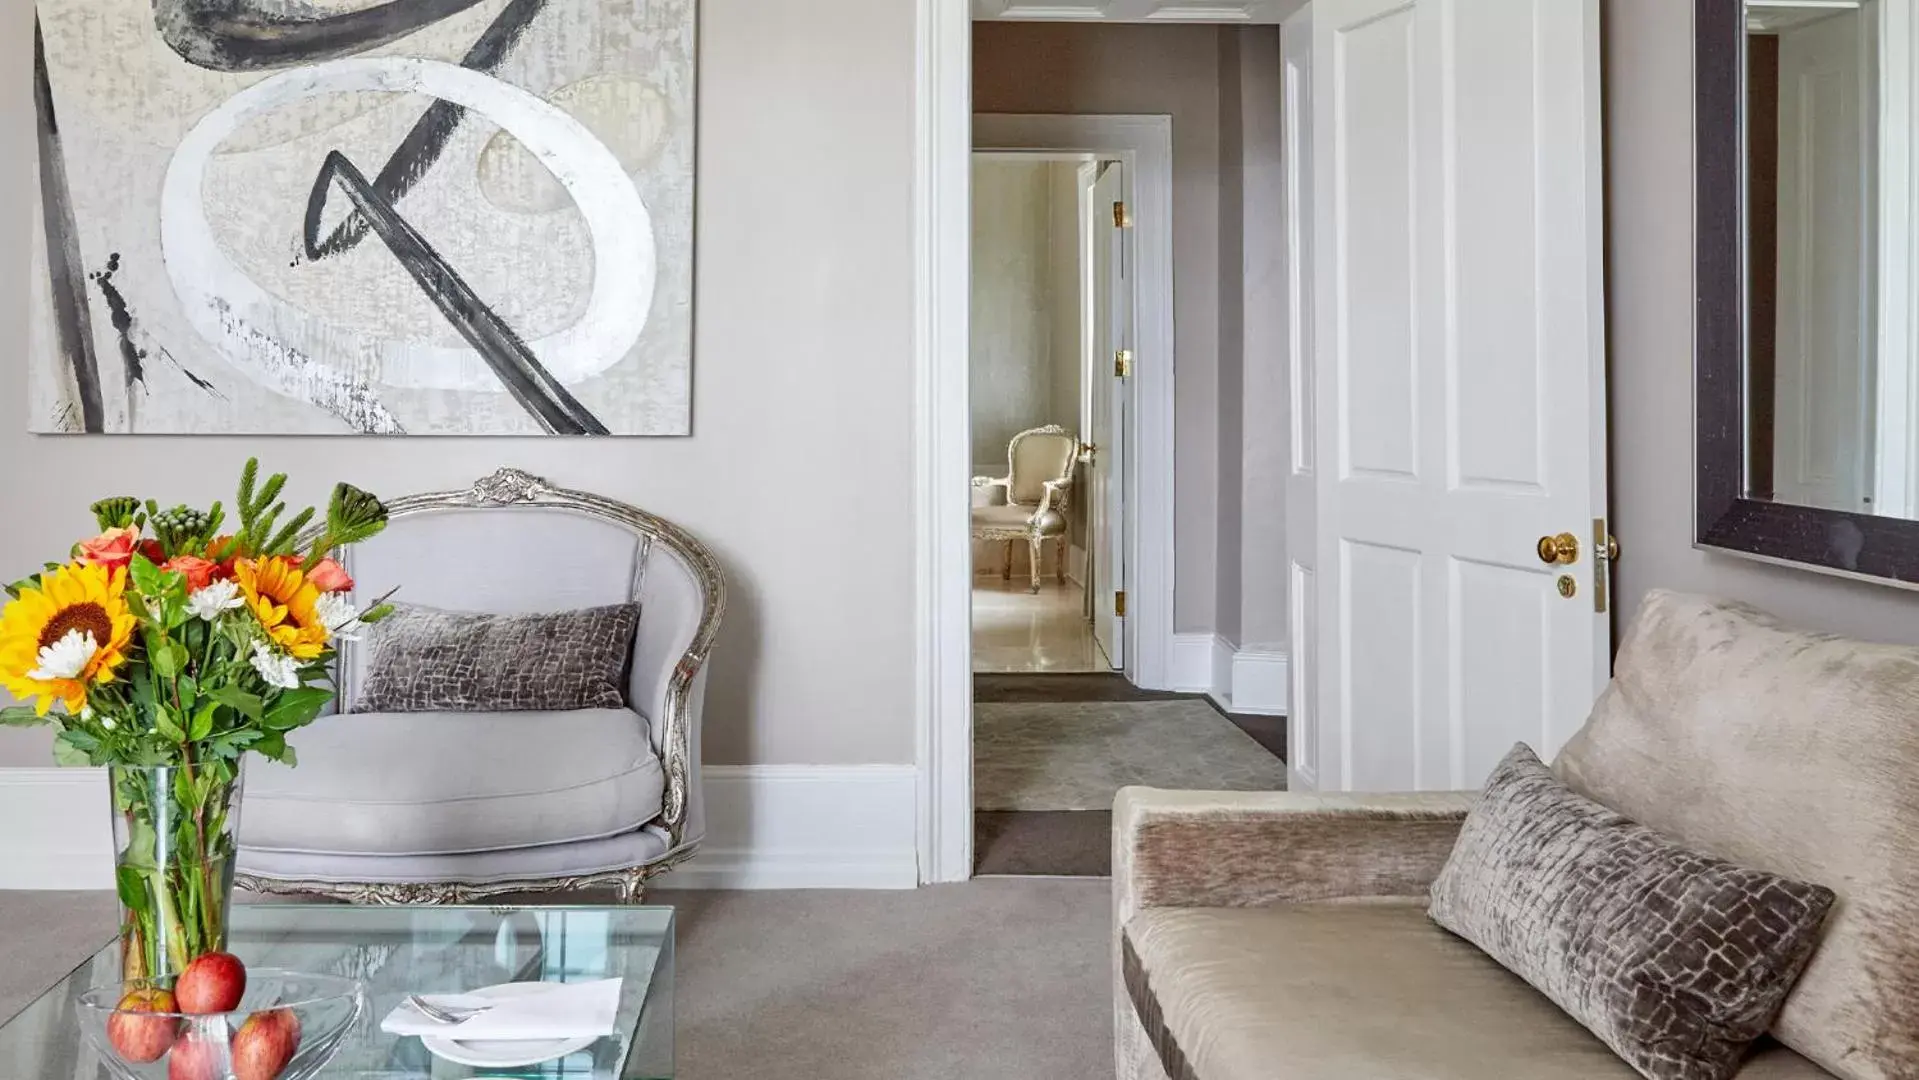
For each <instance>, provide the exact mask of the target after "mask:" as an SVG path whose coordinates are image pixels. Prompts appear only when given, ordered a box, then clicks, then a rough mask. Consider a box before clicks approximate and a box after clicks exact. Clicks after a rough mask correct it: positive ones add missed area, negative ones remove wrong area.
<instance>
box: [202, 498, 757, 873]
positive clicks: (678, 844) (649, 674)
mask: <svg viewBox="0 0 1919 1080" xmlns="http://www.w3.org/2000/svg"><path fill="white" fill-rule="evenodd" d="M388 505H389V509H390V510H391V511H392V515H393V518H394V521H395V523H396V525H395V527H393V528H390V529H389V533H388V536H392V535H393V534H394V533H396V532H398V531H399V528H400V524H399V523H402V522H406V521H408V520H409V519H414V518H416V516H424V515H440V514H447V513H451V512H463V513H466V514H467V515H468V516H471V512H473V511H487V512H489V513H492V512H499V513H508V514H514V513H535V512H546V513H549V514H551V513H553V512H560V513H562V514H566V515H576V516H580V517H585V518H587V519H591V520H592V521H596V522H599V523H604V524H610V525H613V526H617V527H618V528H619V529H623V530H625V531H626V532H629V533H631V534H632V543H631V544H629V545H627V550H628V555H627V556H626V557H627V558H628V559H630V566H623V567H621V568H620V569H619V570H618V572H619V573H622V574H628V575H630V582H629V584H628V585H627V586H626V589H627V591H629V592H630V594H631V596H632V598H634V599H637V600H639V601H640V603H641V613H640V626H641V628H640V633H639V639H638V640H637V641H636V643H635V658H634V670H633V674H632V682H631V694H632V704H633V708H634V710H635V711H638V712H640V713H641V714H642V715H643V716H644V717H645V720H646V722H647V724H648V725H650V726H649V730H648V736H647V737H648V740H649V741H650V742H651V743H652V748H653V751H654V752H655V753H656V754H657V756H658V759H659V765H660V769H661V780H662V782H663V790H662V792H661V797H660V811H659V815H658V816H657V817H656V818H654V819H653V820H652V821H651V822H648V823H647V824H645V825H643V826H642V827H641V828H640V829H637V830H635V831H634V832H632V833H627V834H624V835H620V836H612V837H607V838H603V839H601V840H596V841H587V842H583V843H580V844H575V845H567V844H559V845H547V846H545V847H534V848H526V849H506V850H502V851H497V852H487V853H485V855H484V856H483V857H484V858H488V859H491V860H492V861H491V862H490V863H488V864H487V871H486V872H485V873H483V874H478V875H474V876H470V877H465V878H462V877H461V876H460V875H451V876H452V878H453V879H452V880H421V879H420V872H418V871H417V868H416V870H415V871H412V872H408V871H406V870H405V869H404V864H405V863H406V862H407V859H406V858H405V857H401V856H394V857H391V861H392V863H394V864H395V866H394V869H395V870H396V871H398V872H396V873H394V874H392V875H388V874H385V873H379V874H367V875H364V876H366V877H369V878H386V880H351V879H350V878H349V875H351V874H353V873H354V871H355V870H356V869H358V868H362V867H367V866H369V865H371V866H375V868H376V869H384V867H383V866H381V865H380V864H384V863H386V862H387V861H388V858H387V857H373V858H368V857H362V856H349V857H346V858H344V859H338V860H332V861H329V860H328V858H327V857H326V856H324V855H319V856H313V855H304V856H284V855H279V854H277V853H275V852H274V851H272V850H263V851H251V852H250V851H249V850H248V846H247V833H246V828H247V826H246V821H247V818H246V815H245V813H244V811H243V813H242V816H241V830H242V831H241V845H240V846H241V850H240V857H239V859H238V863H239V872H238V873H237V874H236V875H235V879H236V882H237V883H238V884H239V885H240V886H241V887H242V888H246V889H249V890H252V891H255V892H266V893H286V894H305V895H314V896H321V897H328V898H333V899H338V900H345V901H349V902H355V903H380V904H422V903H442V904H445V903H465V902H469V901H473V900H478V899H483V898H485V897H489V896H498V895H502V894H508V893H526V892H556V891H561V890H573V889H580V888H586V887H605V886H612V887H616V888H617V889H619V891H620V896H621V899H622V900H623V901H624V902H635V901H637V900H638V899H639V898H640V896H641V893H642V890H643V888H644V886H645V883H646V881H647V880H648V879H649V878H651V877H653V876H654V875H656V874H658V873H660V872H662V871H664V870H667V869H669V868H671V867H673V866H675V865H677V864H679V863H681V862H684V861H685V860H687V859H688V858H691V857H692V856H693V855H694V854H695V853H696V852H697V851H698V849H699V844H700V840H701V838H702V836H703V834H704V831H705V809H704V800H703V796H702V792H701V785H700V778H699V772H698V770H699V743H700V739H699V724H700V712H701V708H702V704H703V699H704V689H705V681H706V680H705V678H704V668H705V665H706V661H707V656H708V654H709V652H710V651H711V649H712V647H713V640H714V637H715V635H717V633H718V632H719V626H720V617H721V614H722V613H723V612H724V610H725V607H726V585H725V580H724V578H723V576H722V573H721V569H720V564H719V561H718V560H717V559H716V558H714V556H713V554H712V552H711V551H709V550H708V549H707V548H706V546H705V545H704V544H702V543H700V542H699V541H698V540H696V539H694V538H693V537H692V536H691V535H690V534H688V533H687V532H686V531H685V530H683V529H681V528H680V527H679V526H677V525H674V524H673V523H672V522H670V521H667V520H665V519H664V518H660V517H658V516H655V515H653V514H650V513H647V512H646V511H644V510H641V509H639V508H637V507H634V506H629V505H627V504H626V503H622V502H617V501H615V500H613V499H609V498H605V497H603V496H599V495H594V494H590V493H588V492H584V491H573V490H569V489H566V488H561V487H555V486H553V485H551V484H549V483H547V482H546V481H545V480H543V479H541V478H539V477H537V476H533V475H530V474H528V473H525V472H522V471H520V470H518V469H501V470H500V471H498V472H496V473H494V474H493V475H491V476H488V477H486V478H484V479H482V480H480V481H478V482H477V483H475V484H474V485H473V486H472V487H470V488H467V489H465V490H463V491H450V492H439V493H433V494H424V495H411V496H406V497H404V498H400V499H397V500H394V501H392V502H391V503H389V504H388ZM426 524H428V525H429V526H432V525H435V524H436V523H432V522H428V523H426ZM439 524H444V525H445V526H446V527H448V528H452V527H455V526H459V525H461V523H459V522H451V523H439ZM467 524H470V523H467ZM589 524H590V523H589ZM525 527H526V528H527V529H538V528H539V527H540V526H539V525H538V524H537V523H533V522H528V523H527V524H526V526H525ZM488 531H491V530H484V531H482V532H480V533H478V534H476V536H475V539H476V540H477V541H478V542H480V543H485V542H487V540H488V539H489V537H488V536H487V535H486V533H487V532H488ZM605 532H606V531H605V530H604V529H602V530H600V535H601V536H602V537H604V536H605ZM615 535H617V534H615ZM384 539H386V538H385V537H382V538H379V539H376V540H374V541H372V542H371V544H372V545H377V544H379V543H381V542H382V540H384ZM606 543H607V544H609V545H617V544H618V543H619V541H617V540H615V539H610V538H609V539H606ZM370 554H372V551H371V550H369V551H368V552H348V553H347V560H348V562H347V567H348V570H349V571H350V572H351V573H353V574H354V575H355V576H356V577H359V578H360V581H359V586H360V589H361V590H362V592H366V593H371V592H372V591H373V588H374V587H375V586H384V585H385V584H386V582H385V580H384V579H386V578H394V579H396V580H394V581H393V583H394V584H398V585H400V586H401V588H402V591H401V594H400V596H399V597H398V598H399V599H405V598H406V592H405V591H404V586H405V582H404V580H399V579H403V578H404V577H405V576H406V575H405V572H404V568H403V567H383V568H382V569H381V571H380V572H379V574H378V575H377V577H378V578H379V579H381V580H375V581H369V579H368V577H366V576H362V574H363V571H362V569H361V568H360V566H359V565H357V561H358V559H359V558H360V557H361V556H364V555H370ZM451 554H452V553H451V552H449V555H451ZM568 557H569V553H568V552H567V551H565V550H559V551H552V552H551V553H550V556H543V558H544V559H545V560H546V561H547V564H548V566H549V567H551V566H552V565H555V564H564V562H565V560H567V559H568ZM392 558H393V557H391V556H383V559H384V560H386V561H389V562H390V561H392ZM662 558H664V559H667V560H670V565H669V564H665V563H661V562H660V560H661V559H662ZM608 561H611V560H608ZM649 568H651V569H650V572H649ZM525 570H526V572H527V573H528V574H529V575H534V576H536V577H539V576H543V570H542V568H541V567H539V566H529V567H526V568H525ZM610 572H612V571H609V573H610ZM581 580H582V581H584V580H585V579H584V578H582V579H581ZM442 587H443V588H444V586H442ZM592 587H596V588H597V587H600V586H598V585H594V586H592ZM381 591H384V589H382V590H381ZM421 602H423V603H428V604H431V605H433V606H453V605H451V604H448V603H447V600H446V597H444V596H439V597H431V596H430V597H426V598H422V599H421ZM478 606H480V608H481V610H487V609H486V608H485V607H484V606H483V605H478ZM579 606H586V605H584V604H582V605H579ZM649 620H653V621H652V623H651V624H649ZM352 668H353V664H352V663H351V661H350V660H349V658H348V656H345V655H343V658H342V663H341V671H340V676H341V687H340V689H341V696H342V698H343V699H347V698H348V697H349V695H350V693H351V691H352V687H351V685H350V679H351V678H352V675H351V671H352ZM643 697H644V699H643ZM331 719H334V718H330V717H329V718H322V719H321V720H320V721H319V722H318V723H317V724H316V725H315V727H314V728H312V729H307V730H308V731H313V730H316V729H318V728H319V727H320V726H321V725H325V724H327V723H328V722H329V720H331ZM338 719H341V720H345V719H348V718H346V717H341V718H338ZM381 719H389V718H388V717H382V718H381ZM391 719H404V717H401V716H397V715H396V716H394V717H391ZM257 778H258V774H257V773H254V772H252V771H250V779H249V784H248V788H249V790H248V796H252V795H253V794H254V792H253V790H252V789H253V788H254V787H255V784H254V783H253V780H254V779H257ZM642 834H645V835H642ZM623 842H624V844H623ZM569 847H571V848H575V849H577V850H578V851H579V856H578V860H577V862H576V863H574V864H572V865H569V863H568V860H569V858H570V856H568V855H567V853H566V852H567V849H568V848H569ZM519 850H525V851H527V852H542V853H543V854H541V855H540V856H539V858H538V859H537V860H529V861H537V862H539V863H540V865H539V867H538V869H537V870H536V871H533V872H527V873H524V874H521V873H519V872H517V871H516V870H515V869H514V858H515V857H516V856H517V855H518V852H519ZM629 853H633V854H630V855H629ZM502 857H504V858H502ZM276 860H277V861H276ZM301 860H305V861H304V862H302V861H301ZM457 861H458V857H457V856H456V857H455V859H454V863H456V864H457ZM435 865H448V864H447V863H444V862H442V863H436V864H435ZM306 866H311V867H315V870H314V872H313V873H311V874H303V873H302V872H301V870H302V868H303V867H306Z"/></svg>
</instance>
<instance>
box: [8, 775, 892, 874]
mask: <svg viewBox="0 0 1919 1080" xmlns="http://www.w3.org/2000/svg"><path fill="white" fill-rule="evenodd" d="M703 776H704V780H705V792H706V840H705V843H704V844H702V845H701V849H700V854H699V855H698V856H696V857H695V858H694V859H693V860H692V861H691V862H688V863H686V864H685V865H684V866H681V867H680V868H678V869H676V870H674V871H672V872H671V873H668V874H663V875H661V876H660V877H659V878H656V879H655V880H654V884H655V885H656V886H658V887H660V888H669V889H670V888H682V889H685V888H697V889H825V888H834V889H911V888H915V887H916V886H918V884H919V853H918V847H917V834H916V821H917V817H916V815H917V809H918V808H917V790H918V789H917V784H918V772H917V770H916V769H915V768H914V767H913V766H911V765H743V766H741V765H711V766H708V767H707V768H706V769H705V771H704V774H703ZM0 822H5V823H7V825H8V827H7V828H6V829H4V830H0V889H110V888H112V887H113V839H112V831H111V827H110V826H109V824H108V810H107V787H106V771H105V770H104V769H59V768H46V769H0Z"/></svg>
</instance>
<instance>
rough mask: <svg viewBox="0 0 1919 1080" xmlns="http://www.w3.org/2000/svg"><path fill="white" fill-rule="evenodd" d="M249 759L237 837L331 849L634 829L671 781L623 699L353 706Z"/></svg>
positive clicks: (278, 846)
mask: <svg viewBox="0 0 1919 1080" xmlns="http://www.w3.org/2000/svg"><path fill="white" fill-rule="evenodd" d="M292 742H293V746H294V749H295V750H296V751H297V752H298V754H299V762H300V763H299V766H298V767H297V768H291V769H289V768H287V767H285V766H282V765H275V764H273V763H271V762H266V761H255V762H253V763H251V764H250V765H249V766H248V770H247V777H246V793H245V803H244V805H243V807H242V810H241V814H240V843H241V846H242V847H245V848H248V849H252V850H255V851H277V852H288V853H302V854H324V855H450V854H459V853H464V852H482V851H499V850H502V849H507V848H523V847H530V846H534V845H541V844H560V843H568V842H572V841H578V840H590V839H594V838H596V837H604V836H613V835H616V834H618V833H624V832H630V831H632V830H633V829H635V828H637V827H639V826H641V825H644V824H646V823H647V822H649V821H651V820H653V819H654V818H655V817H657V816H659V813H660V808H661V793H662V791H663V790H664V787H665V781H664V778H663V775H662V773H661V770H660V761H659V758H658V756H657V755H655V754H654V752H653V748H652V746H651V744H650V743H649V742H648V740H647V725H646V721H645V720H644V719H643V718H642V717H640V715H639V714H637V713H635V712H632V711H631V710H628V709H580V710H575V711H571V712H555V713H541V712H519V713H433V712H429V713H356V714H350V715H345V716H327V717H322V718H321V719H320V720H319V721H318V722H316V723H314V724H313V725H312V726H311V727H308V728H303V729H302V730H301V731H300V732H299V733H298V734H297V735H296V736H294V738H293V740H292Z"/></svg>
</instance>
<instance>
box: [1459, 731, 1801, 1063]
mask: <svg viewBox="0 0 1919 1080" xmlns="http://www.w3.org/2000/svg"><path fill="white" fill-rule="evenodd" d="M1832 902H1833V893H1832V890H1830V889H1827V888H1824V887H1823V886H1819V885H1807V884H1804V883H1801V882H1797V881H1793V880H1790V879H1788V878H1783V877H1779V876H1777V875H1775V874H1768V873H1765V872H1763V871H1759V870H1748V869H1745V868H1743V867H1739V866H1734V865H1733V864H1731V863H1728V862H1723V861H1721V860H1719V859H1714V858H1711V857H1710V856H1706V855H1700V854H1697V853H1695V852H1691V851H1687V850H1686V849H1684V848H1681V847H1679V846H1677V845H1675V844H1673V843H1672V842H1671V841H1668V840H1666V839H1665V838H1664V837H1662V836H1660V835H1659V834H1658V833H1655V832H1653V831H1652V830H1651V829H1648V828H1646V827H1645V826H1643V825H1638V824H1635V823H1633V822H1631V821H1629V820H1627V819H1626V818H1624V817H1622V816H1620V815H1619V814H1616V813H1614V812H1613V811H1611V810H1608V809H1606V808H1605V807H1604V806H1601V805H1599V804H1598V803H1596V802H1593V801H1591V800H1590V799H1586V798H1584V797H1582V796H1580V795H1578V794H1577V793H1575V792H1573V791H1572V790H1571V789H1570V788H1568V787H1566V786H1565V784H1563V783H1561V782H1560V781H1559V779H1558V778H1557V777H1555V776H1554V775H1553V774H1552V772H1551V770H1549V769H1547V768H1546V766H1545V765H1543V764H1541V763H1540V760H1539V758H1538V756H1537V755H1535V754H1534V753H1533V751H1532V749H1531V748H1530V747H1527V746H1526V745H1524V744H1521V745H1519V746H1516V747H1514V748H1513V751H1512V753H1510V754H1508V755H1507V756H1506V760H1504V761H1502V762H1500V764H1499V767H1498V768H1496V769H1494V770H1493V775H1492V778H1491V780H1489V781H1488V782H1487V786H1486V791H1485V793H1484V794H1483V795H1482V796H1481V797H1480V799H1479V801H1478V802H1477V803H1476V804H1475V805H1474V807H1473V809H1472V812H1471V813H1470V814H1468V815H1467V817H1466V823H1465V826H1464V827H1463V828H1462V829H1461V830H1460V834H1459V842H1458V844H1457V845H1456V846H1455V847H1454V848H1453V853H1452V857H1451V858H1450V859H1448V860H1447V862H1446V866H1445V868H1444V869H1442V870H1441V871H1440V874H1439V878H1438V880H1436V881H1435V882H1434V883H1433V888H1432V908H1431V913H1432V918H1433V921H1435V922H1437V923H1438V924H1439V925H1441V926H1443V927H1445V928H1446V929H1448V930H1451V931H1452V932H1453V933H1455V934H1458V935H1459V936H1461V937H1463V938H1465V939H1466V940H1468V941H1470V942H1472V943H1473V944H1474V945H1477V946H1479V947H1480V948H1481V949H1483V950H1485V951H1486V953H1487V954H1488V955H1490V956H1491V957H1492V958H1493V959H1494V960H1497V961H1499V963H1501V964H1502V965H1504V966H1505V967H1506V968H1508V969H1509V970H1511V971H1513V972H1514V973H1516V974H1518V975H1519V976H1520V977H1522V978H1524V979H1525V980H1526V981H1527V982H1529V983H1531V984H1532V985H1533V986H1534V987H1535V988H1536V989H1538V990H1539V991H1540V992H1541V993H1543V994H1545V995H1546V996H1547V997H1549V998H1551V999H1552V1000H1553V1002H1554V1003H1555V1004H1557V1005H1558V1006H1559V1007H1560V1008H1562V1009H1564V1010H1565V1011H1566V1012H1567V1013H1568V1014H1570V1015H1571V1016H1572V1017H1573V1018H1574V1019H1576V1020H1578V1021H1579V1022H1580V1023H1582V1024H1584V1025H1586V1026H1587V1027H1588V1028H1590V1029H1592V1032H1593V1034H1595V1035H1598V1036H1599V1037H1600V1039H1602V1040H1604V1042H1605V1043H1606V1045H1607V1046H1610V1047H1611V1048H1612V1049H1613V1051H1614V1052H1615V1053H1617V1054H1618V1055H1619V1056H1620V1057H1621V1058H1623V1059H1625V1061H1626V1062H1627V1064H1629V1065H1631V1066H1632V1067H1633V1068H1635V1069H1638V1070H1639V1071H1640V1073H1642V1074H1643V1075H1645V1076H1647V1077H1651V1078H1652V1080H1723V1078H1726V1077H1731V1076H1732V1075H1733V1074H1734V1073H1736V1072H1738V1071H1739V1066H1740V1062H1741V1059H1742V1058H1743V1056H1744V1054H1745V1052H1746V1049H1747V1048H1748V1047H1749V1046H1751V1045H1752V1043H1753V1042H1754V1041H1755V1040H1757V1039H1758V1038H1759V1036H1761V1035H1763V1034H1764V1033H1765V1031H1766V1028H1767V1027H1768V1026H1769V1025H1770V1024H1771V1023H1772V1020H1773V1016H1774V1015H1775V1014H1777V1013H1778V1011H1779V1007H1780V1006H1781V1005H1782V1004H1783V1003H1784V1002H1785V1000H1786V994H1787V993H1788V992H1789V991H1790V990H1791V989H1792V984H1793V982H1794V981H1795V980H1796V979H1797V978H1798V977H1799V972H1800V970H1801V969H1802V968H1804V967H1805V964H1806V960H1807V958H1808V957H1810V956H1811V955H1812V951H1813V949H1814V947H1815V946H1817V944H1818V941H1819V926H1820V923H1822V922H1823V921H1824V920H1825V917H1826V911H1827V909H1829V908H1830V907H1831V906H1832Z"/></svg>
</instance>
